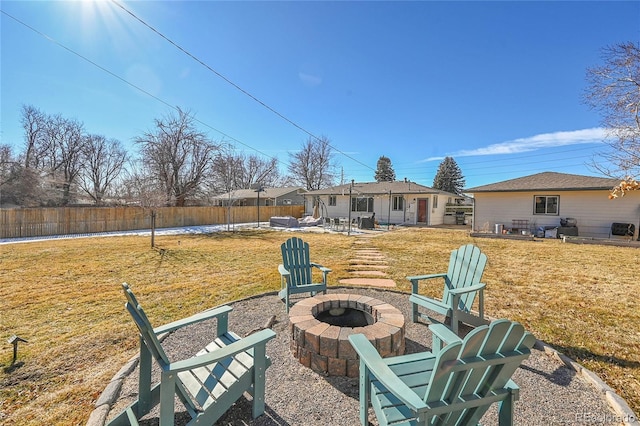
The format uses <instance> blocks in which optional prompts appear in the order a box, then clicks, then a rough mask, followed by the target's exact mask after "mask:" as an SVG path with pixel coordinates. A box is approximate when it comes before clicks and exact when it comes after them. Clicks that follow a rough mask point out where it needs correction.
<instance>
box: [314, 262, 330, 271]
mask: <svg viewBox="0 0 640 426" xmlns="http://www.w3.org/2000/svg"><path fill="white" fill-rule="evenodd" d="M311 266H313V267H316V268H318V269H320V270H321V271H322V272H324V273H328V272H331V269H329V268H327V267H324V266H322V265H320V264H319V263H314V262H311Z"/></svg>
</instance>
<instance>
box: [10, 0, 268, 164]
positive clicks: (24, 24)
mask: <svg viewBox="0 0 640 426" xmlns="http://www.w3.org/2000/svg"><path fill="white" fill-rule="evenodd" d="M0 12H2V14H3V15H5V16H7V17H9V18H11V19H13V20H14V21H16V22H18V23H19V24H21V25H23V26H24V27H26V28H28V29H30V30H31V31H33V32H34V33H36V34H38V35H39V36H41V37H43V38H45V39H46V40H48V41H49V42H51V43H53V44H55V45H56V46H58V47H60V48H62V49H64V50H66V51H67V52H69V53H71V54H73V55H75V56H77V57H79V58H80V59H82V60H84V61H86V62H88V63H90V64H91V65H93V66H94V67H96V68H98V69H100V70H101V71H104V72H106V73H107V74H109V75H110V76H112V77H114V78H116V79H118V80H120V81H121V82H123V83H125V84H127V85H129V86H131V87H133V88H134V89H136V90H138V91H140V92H142V93H144V94H145V95H147V96H149V97H150V98H153V99H155V100H156V101H158V102H160V103H161V104H163V105H166V106H167V107H169V108H171V109H173V110H175V111H178V112H180V108H178V107H176V106H174V105H171V104H169V103H168V102H167V101H165V100H163V99H161V98H159V97H157V96H156V95H154V94H152V93H149V92H148V91H146V90H144V89H143V88H141V87H140V86H138V85H136V84H134V83H131V82H130V81H128V80H127V79H125V78H123V77H121V76H119V75H118V74H116V73H114V72H113V71H110V70H109V69H107V68H105V67H103V66H102V65H100V64H98V63H96V62H95V61H93V60H91V59H89V58H87V57H86V56H84V55H82V54H80V53H78V52H76V51H75V50H73V49H71V48H69V47H67V46H65V45H64V44H62V43H60V42H59V41H57V40H55V39H54V38H53V37H50V36H49V35H47V34H45V33H43V32H41V31H39V30H37V29H36V28H34V27H32V26H31V25H29V24H27V23H26V22H24V21H21V20H20V19H18V18H16V17H15V16H13V15H11V14H9V13H7V12H5V11H4V10H1V9H0ZM193 120H194V121H196V122H198V123H200V124H202V125H203V126H205V127H208V128H209V129H212V130H214V131H216V132H218V133H219V134H221V135H222V136H224V137H226V138H228V139H230V140H232V141H234V142H237V143H239V144H240V145H242V146H245V147H247V148H249V149H251V150H253V151H255V152H257V153H259V154H261V155H264V156H265V157H268V158H272V159H275V160H276V161H279V160H278V159H277V158H275V157H271V156H270V155H267V154H265V153H263V152H261V151H260V150H258V149H256V148H254V147H252V146H250V145H247V144H246V143H244V142H242V141H240V140H238V139H236V138H234V137H233V136H230V135H228V134H226V133H225V132H223V131H221V130H219V129H217V128H215V127H213V126H211V125H210V124H207V123H205V122H203V121H201V120H199V119H197V118H195V117H193Z"/></svg>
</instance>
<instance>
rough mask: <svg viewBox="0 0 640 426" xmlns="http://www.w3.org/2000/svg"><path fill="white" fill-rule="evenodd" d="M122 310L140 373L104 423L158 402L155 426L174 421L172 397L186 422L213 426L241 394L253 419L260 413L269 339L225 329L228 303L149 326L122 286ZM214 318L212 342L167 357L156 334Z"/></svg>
mask: <svg viewBox="0 0 640 426" xmlns="http://www.w3.org/2000/svg"><path fill="white" fill-rule="evenodd" d="M122 287H123V289H124V293H125V296H126V298H127V303H126V304H125V307H126V309H127V310H128V311H129V313H130V314H131V316H132V317H133V320H134V322H135V323H136V326H137V327H138V330H139V332H140V376H139V382H138V387H139V391H138V399H137V400H136V401H135V402H134V403H133V404H131V405H130V406H128V407H127V408H125V409H124V411H122V413H120V414H119V415H118V416H117V417H115V418H114V419H113V420H111V421H110V422H109V425H110V426H118V425H135V424H137V420H138V419H140V418H141V417H142V416H144V415H145V414H147V413H149V411H150V410H151V408H153V407H155V406H156V405H158V404H160V426H171V425H173V424H174V403H175V401H174V400H175V396H176V395H177V396H178V398H179V399H180V401H181V402H182V404H183V405H184V407H185V408H186V410H187V412H188V413H189V415H190V416H191V419H192V420H191V421H190V422H189V423H187V424H188V425H193V424H196V423H197V424H205V425H213V424H214V423H215V422H216V420H218V419H219V418H220V416H222V415H223V414H224V413H225V412H226V411H227V410H228V409H229V408H230V407H231V406H232V405H233V404H234V403H235V402H236V401H237V400H238V399H239V398H240V397H241V396H242V395H243V393H244V392H247V393H248V394H249V395H251V396H252V398H253V408H252V414H253V417H254V418H255V417H258V416H259V415H261V414H262V413H263V412H264V393H265V370H266V369H267V367H268V366H269V365H270V364H271V362H270V359H269V358H268V357H267V356H266V344H267V342H268V341H269V340H271V339H272V338H274V337H275V333H274V332H273V331H272V330H269V329H267V330H262V331H259V332H257V333H254V334H251V335H249V336H247V337H245V338H242V339H241V338H240V337H238V336H237V335H236V334H235V333H233V332H231V331H229V330H228V329H227V326H228V314H229V312H230V311H231V309H232V308H231V307H230V306H221V307H218V308H215V309H211V310H208V311H204V312H202V313H199V314H196V315H193V316H191V317H189V318H185V319H182V320H179V321H175V322H172V323H170V324H166V325H163V326H161V327H157V328H153V327H152V326H151V323H150V322H149V319H148V318H147V315H146V314H145V312H144V310H143V309H142V307H141V306H140V304H139V303H138V301H137V300H136V297H135V296H134V294H133V292H132V291H131V289H130V288H129V286H128V285H127V284H126V283H125V284H122ZM211 318H216V328H215V329H213V328H212V330H213V331H215V332H216V334H215V340H214V341H212V342H211V343H209V344H208V345H207V346H206V347H205V348H204V349H202V350H201V351H199V352H198V353H197V354H196V355H195V356H194V357H192V358H187V359H184V360H169V358H168V357H167V354H166V353H165V351H164V349H163V348H162V345H161V344H160V341H159V340H158V336H160V335H162V334H165V333H168V332H171V331H174V330H177V329H179V328H182V327H185V326H187V325H190V324H194V323H197V322H200V321H204V320H207V319H211ZM152 358H154V359H155V360H156V362H157V363H158V365H159V366H160V370H161V372H160V383H157V384H155V385H153V386H152V383H151V382H152V379H151V364H152Z"/></svg>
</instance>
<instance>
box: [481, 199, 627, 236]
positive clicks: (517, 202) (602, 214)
mask: <svg viewBox="0 0 640 426" xmlns="http://www.w3.org/2000/svg"><path fill="white" fill-rule="evenodd" d="M474 195H475V210H474V212H475V220H474V222H473V228H474V231H483V230H488V231H490V232H493V231H494V230H495V224H497V223H501V224H504V227H505V228H510V227H511V223H512V222H511V221H512V220H513V219H526V220H529V225H530V229H531V231H535V229H536V228H537V227H539V226H560V219H561V218H562V219H564V218H567V217H570V218H575V219H576V220H577V226H578V232H579V235H580V236H584V237H594V238H607V237H609V231H610V229H611V224H612V223H613V222H623V223H633V224H635V226H636V235H635V238H637V237H638V227H639V225H640V191H639V192H632V193H628V194H627V195H626V196H624V197H622V198H617V199H615V200H609V198H608V192H607V191H535V192H493V193H476V194H474ZM536 195H557V196H558V197H559V214H558V215H557V216H550V215H536V214H534V213H533V212H534V196H536Z"/></svg>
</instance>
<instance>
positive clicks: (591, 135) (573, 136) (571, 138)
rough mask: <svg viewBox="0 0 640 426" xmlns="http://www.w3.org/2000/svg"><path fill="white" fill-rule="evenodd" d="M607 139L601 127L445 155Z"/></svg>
mask: <svg viewBox="0 0 640 426" xmlns="http://www.w3.org/2000/svg"><path fill="white" fill-rule="evenodd" d="M606 138H607V131H606V129H604V128H601V127H595V128H593V129H583V130H571V131H567V132H553V133H542V134H540V135H535V136H530V137H527V138H518V139H514V140H511V141H507V142H500V143H496V144H492V145H489V146H486V147H482V148H476V149H464V150H461V151H457V152H452V153H450V154H447V156H449V157H471V156H479V155H503V154H518V153H522V152H530V151H536V150H538V149H543V148H553V147H558V146H566V145H579V144H588V143H600V142H602V141H604V140H605V139H606ZM442 159H444V157H429V158H427V159H425V160H423V162H427V161H437V160H442Z"/></svg>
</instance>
